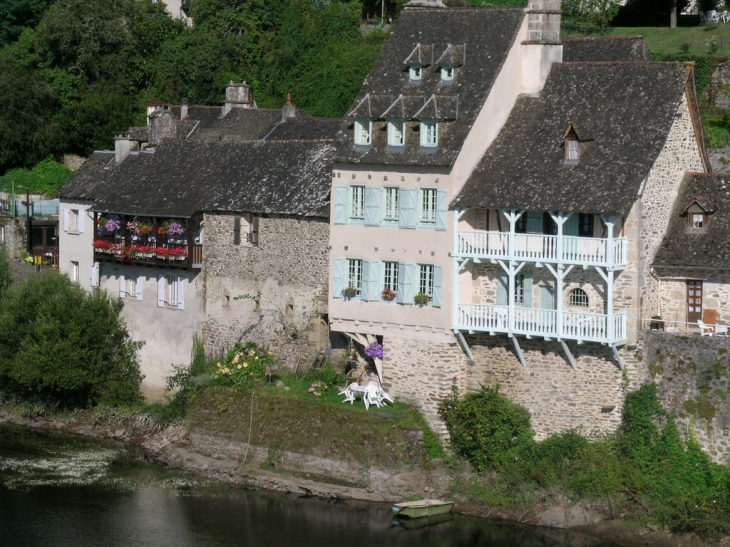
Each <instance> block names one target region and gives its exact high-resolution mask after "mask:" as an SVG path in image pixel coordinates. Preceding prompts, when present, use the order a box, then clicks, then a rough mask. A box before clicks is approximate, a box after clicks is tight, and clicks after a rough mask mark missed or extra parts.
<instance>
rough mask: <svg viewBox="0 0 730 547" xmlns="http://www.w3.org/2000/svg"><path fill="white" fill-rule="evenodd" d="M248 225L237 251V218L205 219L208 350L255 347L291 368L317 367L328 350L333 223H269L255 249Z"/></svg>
mask: <svg viewBox="0 0 730 547" xmlns="http://www.w3.org/2000/svg"><path fill="white" fill-rule="evenodd" d="M245 225H246V223H245V222H242V230H241V236H240V243H239V244H234V216H233V215H223V214H207V215H206V216H205V220H204V226H205V242H204V256H203V271H204V276H205V302H206V309H205V320H204V323H203V341H204V344H205V346H206V349H207V350H208V351H212V352H221V351H225V350H226V349H228V348H230V347H231V346H232V345H233V344H235V343H236V342H238V341H241V340H254V341H257V342H261V343H265V344H267V345H269V346H271V347H272V349H273V351H274V352H275V353H276V355H277V357H278V358H279V360H280V361H281V362H282V363H283V364H286V365H288V366H290V367H293V366H295V365H296V364H297V362H299V361H300V359H304V360H305V361H307V362H311V360H313V359H314V358H315V356H316V355H317V353H318V352H320V351H322V350H324V349H326V347H327V345H328V328H327V324H326V321H325V320H324V319H323V317H324V316H325V314H326V312H327V310H326V307H327V298H326V288H327V279H328V268H327V247H328V244H329V236H328V230H329V224H328V221H327V220H326V219H315V218H312V219H303V218H290V217H264V218H261V219H260V220H259V225H258V244H256V245H254V244H251V243H249V242H248V241H247V237H246V233H245V230H244V229H243V228H244V226H245Z"/></svg>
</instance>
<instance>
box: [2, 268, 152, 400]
mask: <svg viewBox="0 0 730 547" xmlns="http://www.w3.org/2000/svg"><path fill="white" fill-rule="evenodd" d="M121 310H122V302H121V301H120V300H118V299H111V298H110V297H109V296H108V295H107V294H106V293H104V292H99V291H95V292H93V293H87V292H85V291H84V290H83V289H81V288H80V287H79V286H78V285H76V284H75V283H72V282H71V281H70V280H69V279H68V277H65V276H60V275H45V276H41V277H34V278H31V279H29V280H28V281H26V282H25V283H24V284H22V285H19V286H18V287H11V288H10V289H9V290H8V291H7V292H6V295H5V297H4V298H3V303H2V307H1V308H0V332H2V333H3V334H2V336H1V337H0V391H4V392H6V393H8V394H11V395H14V396H16V397H18V398H20V399H23V400H34V401H40V402H45V403H48V404H54V405H59V406H61V407H67V408H68V407H85V406H89V405H95V404H98V403H105V404H112V405H128V404H134V403H137V402H139V401H141V394H140V392H139V384H140V382H141V380H142V375H141V374H140V371H139V365H138V362H137V351H138V350H139V348H140V346H141V343H139V342H133V341H132V340H131V339H130V337H129V333H128V332H127V329H126V326H125V323H124V321H123V319H122V318H121V317H120V312H121Z"/></svg>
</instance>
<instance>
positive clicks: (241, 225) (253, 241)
mask: <svg viewBox="0 0 730 547" xmlns="http://www.w3.org/2000/svg"><path fill="white" fill-rule="evenodd" d="M241 242H243V243H245V244H248V245H258V242H259V217H257V216H255V215H253V214H251V213H244V214H241V215H234V216H233V244H234V245H241Z"/></svg>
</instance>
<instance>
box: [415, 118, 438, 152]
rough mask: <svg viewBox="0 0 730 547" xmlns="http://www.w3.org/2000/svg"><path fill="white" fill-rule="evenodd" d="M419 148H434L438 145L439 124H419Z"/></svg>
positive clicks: (435, 122) (428, 121)
mask: <svg viewBox="0 0 730 547" xmlns="http://www.w3.org/2000/svg"><path fill="white" fill-rule="evenodd" d="M420 132H421V146H422V147H423V148H434V147H436V146H438V143H439V123H438V122H437V121H436V120H423V121H422V122H421V128H420Z"/></svg>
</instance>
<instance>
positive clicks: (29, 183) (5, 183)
mask: <svg viewBox="0 0 730 547" xmlns="http://www.w3.org/2000/svg"><path fill="white" fill-rule="evenodd" d="M71 175H73V171H71V169H69V168H68V167H66V166H65V165H63V164H62V163H58V162H55V161H53V158H52V157H51V156H48V157H47V158H46V159H44V160H42V161H41V162H40V163H38V165H36V166H35V167H33V169H20V168H18V169H11V170H10V171H8V172H7V173H5V176H4V177H2V179H0V189H1V190H5V191H10V190H11V189H13V188H15V189H16V192H17V193H18V194H20V193H22V192H23V190H18V187H19V186H22V187H23V188H28V189H30V191H31V193H36V194H43V195H45V196H53V195H55V194H56V192H58V190H59V188H61V186H63V184H64V183H65V182H66V181H67V180H68V179H69V178H71Z"/></svg>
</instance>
